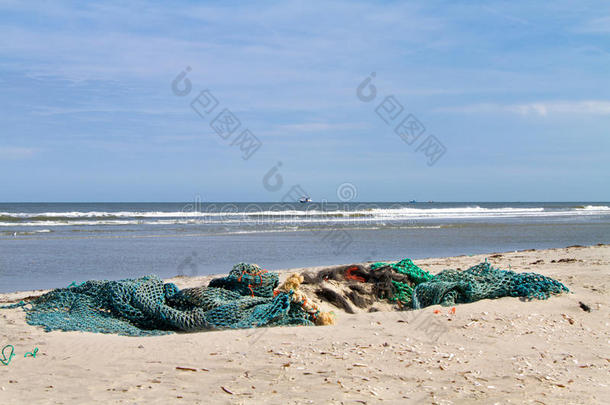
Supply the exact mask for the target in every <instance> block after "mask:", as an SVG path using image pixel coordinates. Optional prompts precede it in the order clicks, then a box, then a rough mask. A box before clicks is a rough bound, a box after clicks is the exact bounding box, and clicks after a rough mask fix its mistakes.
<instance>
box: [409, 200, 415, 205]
mask: <svg viewBox="0 0 610 405" xmlns="http://www.w3.org/2000/svg"><path fill="white" fill-rule="evenodd" d="M416 202H417V201H415V200H411V201H409V204H415V203H416Z"/></svg>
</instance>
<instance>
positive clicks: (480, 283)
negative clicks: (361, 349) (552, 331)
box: [304, 259, 569, 313]
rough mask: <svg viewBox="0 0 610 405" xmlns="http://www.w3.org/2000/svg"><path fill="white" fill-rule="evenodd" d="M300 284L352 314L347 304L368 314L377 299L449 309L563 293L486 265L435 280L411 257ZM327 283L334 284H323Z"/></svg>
mask: <svg viewBox="0 0 610 405" xmlns="http://www.w3.org/2000/svg"><path fill="white" fill-rule="evenodd" d="M304 275H305V276H306V277H305V283H306V284H313V285H316V286H317V288H316V289H315V290H314V293H315V294H316V296H317V297H318V298H319V299H321V300H323V301H326V302H328V303H330V304H332V305H333V306H336V307H339V308H342V309H343V310H345V311H346V312H348V313H354V312H355V310H354V308H353V305H355V306H356V307H358V308H361V309H364V310H366V309H368V310H374V305H375V302H376V300H377V299H385V300H388V301H390V302H391V303H395V304H397V305H398V307H399V308H401V309H407V308H415V309H418V308H423V307H427V306H429V305H436V304H441V305H455V304H461V303H468V302H474V301H478V300H481V299H486V298H487V299H493V298H499V297H523V298H525V299H534V298H537V299H547V298H549V296H550V295H552V294H559V293H561V292H564V291H566V292H567V291H569V290H568V288H567V287H566V286H565V285H563V284H562V283H560V282H559V281H556V280H554V279H552V278H549V277H545V276H542V275H540V274H536V273H515V272H513V271H506V270H499V269H494V268H492V267H491V266H490V264H489V263H487V261H485V262H484V263H481V264H478V265H476V266H474V267H471V268H470V269H468V270H465V271H458V270H444V271H442V272H441V273H439V274H437V275H436V276H434V275H432V274H430V273H429V272H427V271H425V270H422V269H421V268H419V267H418V266H416V265H415V264H414V263H413V262H412V261H411V259H404V260H401V261H399V262H397V263H382V262H378V263H373V264H371V265H370V266H365V265H349V266H336V267H334V268H329V269H325V270H321V271H319V272H318V273H317V274H308V273H305V274H304ZM329 280H333V281H335V282H334V283H328V281H329Z"/></svg>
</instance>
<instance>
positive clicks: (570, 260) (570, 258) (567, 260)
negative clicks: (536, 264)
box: [551, 257, 578, 263]
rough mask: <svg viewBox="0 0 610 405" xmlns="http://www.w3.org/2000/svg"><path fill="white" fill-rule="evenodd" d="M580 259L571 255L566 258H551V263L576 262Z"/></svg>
mask: <svg viewBox="0 0 610 405" xmlns="http://www.w3.org/2000/svg"><path fill="white" fill-rule="evenodd" d="M577 261H578V260H576V259H574V258H572V257H569V258H565V259H559V260H551V263H576V262H577Z"/></svg>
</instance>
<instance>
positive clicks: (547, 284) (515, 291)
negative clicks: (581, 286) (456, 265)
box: [413, 261, 569, 309]
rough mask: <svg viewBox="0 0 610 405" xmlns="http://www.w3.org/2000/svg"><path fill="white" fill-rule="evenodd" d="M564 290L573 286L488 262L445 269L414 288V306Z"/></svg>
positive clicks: (529, 296) (533, 295)
mask: <svg viewBox="0 0 610 405" xmlns="http://www.w3.org/2000/svg"><path fill="white" fill-rule="evenodd" d="M564 291H565V292H569V289H568V288H567V287H566V286H565V285H563V284H562V283H560V282H559V281H557V280H554V279H552V278H550V277H545V276H543V275H541V274H537V273H515V272H513V271H509V270H500V269H495V268H493V267H491V265H490V264H489V263H488V262H487V261H485V262H484V263H480V264H478V265H476V266H473V267H471V268H469V269H468V270H464V271H458V270H443V271H442V272H440V273H439V274H437V275H436V276H434V277H433V278H432V279H430V280H428V281H426V282H423V283H420V284H418V285H417V286H416V287H415V289H414V291H413V308H415V309H418V308H423V307H427V306H429V305H436V304H440V305H445V306H448V305H454V304H462V303H468V302H474V301H478V300H482V299H485V298H500V297H523V298H525V299H534V298H536V299H547V298H549V297H550V296H551V295H553V294H560V293H562V292H564Z"/></svg>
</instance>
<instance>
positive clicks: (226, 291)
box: [25, 263, 313, 336]
mask: <svg viewBox="0 0 610 405" xmlns="http://www.w3.org/2000/svg"><path fill="white" fill-rule="evenodd" d="M277 285H278V275H277V274H276V273H269V272H266V271H265V270H262V269H260V267H258V266H256V265H250V264H245V263H240V264H238V265H236V266H235V267H234V268H233V270H231V272H230V274H229V276H228V277H223V278H218V279H214V280H212V281H211V282H210V284H209V285H208V286H207V287H197V288H186V289H183V290H179V289H178V287H176V285H174V284H171V283H168V284H164V283H163V281H162V280H161V279H160V278H158V277H157V276H146V277H141V278H137V279H126V280H119V281H87V282H85V283H82V284H80V285H77V286H73V287H68V288H60V289H56V290H53V291H50V292H48V293H46V294H44V295H42V296H40V297H39V298H37V299H36V300H34V301H32V302H31V303H30V304H31V305H32V306H31V308H25V310H26V312H27V313H26V321H27V322H28V323H29V324H30V325H40V326H43V327H44V329H45V330H46V331H52V330H63V331H88V332H100V333H116V334H120V335H128V336H147V335H163V334H167V333H171V332H174V331H185V332H186V331H199V330H210V329H226V328H251V327H262V326H279V325H313V322H312V319H311V315H310V314H308V313H307V312H305V311H304V310H303V309H302V308H301V306H300V305H299V304H297V303H294V302H292V292H289V293H287V292H277V294H274V289H275V288H276V287H277Z"/></svg>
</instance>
